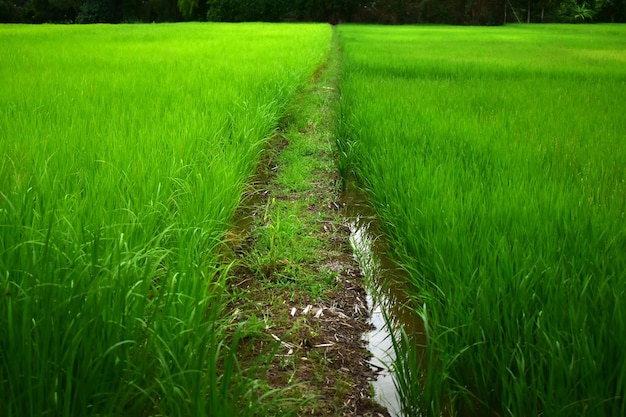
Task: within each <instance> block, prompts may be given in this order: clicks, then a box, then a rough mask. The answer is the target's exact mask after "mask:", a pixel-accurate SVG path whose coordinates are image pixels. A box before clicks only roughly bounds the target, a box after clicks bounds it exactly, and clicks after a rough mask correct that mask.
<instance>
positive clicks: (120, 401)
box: [0, 24, 330, 416]
mask: <svg viewBox="0 0 626 417" xmlns="http://www.w3.org/2000/svg"><path fill="white" fill-rule="evenodd" d="M0 38H2V43H0V62H2V65H1V66H0V108H1V109H2V112H0V134H1V137H2V140H0V155H2V158H1V159H0V271H1V274H0V291H1V292H0V401H1V402H2V410H3V412H2V415H4V416H45V415H50V416H89V415H99V416H102V415H108V416H113V415H115V416H124V415H129V416H139V415H166V416H206V415H209V416H211V415H212V416H231V415H233V416H235V415H268V414H272V412H271V411H269V410H271V409H272V407H275V406H276V405H277V404H276V401H272V400H270V399H269V398H267V397H265V398H263V397H260V395H261V394H267V387H260V386H259V383H258V381H257V380H255V379H254V378H253V376H252V375H249V373H248V372H247V371H248V369H239V367H238V364H237V358H236V354H237V342H238V339H239V338H240V337H242V336H243V335H245V334H250V332H254V331H255V329H254V328H251V327H249V326H242V325H237V326H234V325H233V323H232V317H231V316H230V313H227V312H225V308H226V305H228V303H229V302H230V297H231V296H230V295H229V294H228V293H227V292H226V291H225V289H226V286H225V279H226V277H227V275H228V274H227V273H226V272H227V271H225V270H224V269H223V268H220V267H219V265H220V262H219V259H218V253H219V251H218V250H217V245H219V244H220V241H221V240H222V237H223V236H224V233H225V231H226V229H227V228H228V227H229V224H230V222H231V220H232V217H233V213H234V210H235V208H236V207H237V206H238V204H239V201H240V197H241V194H242V190H243V185H244V182H245V181H246V180H247V179H248V178H249V176H250V175H251V173H252V171H253V170H254V168H255V165H256V163H257V160H258V157H259V154H260V152H261V150H262V149H263V146H264V138H265V137H266V135H268V134H269V133H270V132H271V131H272V129H273V128H274V127H275V125H276V123H277V120H278V118H279V116H281V115H282V113H283V112H284V107H285V105H286V103H287V102H288V101H289V99H290V98H291V96H292V94H293V93H294V91H295V90H296V89H298V88H299V87H300V86H301V85H302V84H303V83H304V82H306V81H307V80H308V79H309V77H310V75H311V74H312V73H313V71H314V70H315V69H316V68H317V67H318V66H319V65H320V63H321V61H322V59H323V57H324V55H325V53H326V51H327V50H328V45H329V41H330V30H329V28H328V27H327V26H324V25H299V26H293V25H291V26H290V25H282V26H280V27H278V26H272V25H262V24H246V25H237V26H226V25H220V24H211V25H207V24H185V25H158V26H151V25H150V26H148V25H120V26H115V27H111V26H92V25H90V26H21V25H7V26H2V27H0ZM273 413H276V414H280V413H278V412H277V411H276V410H275V409H274V411H273Z"/></svg>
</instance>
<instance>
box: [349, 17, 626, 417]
mask: <svg viewBox="0 0 626 417" xmlns="http://www.w3.org/2000/svg"><path fill="white" fill-rule="evenodd" d="M339 34H340V36H341V38H340V39H341V43H342V45H343V48H344V56H343V79H342V120H341V122H342V129H343V132H344V134H343V139H342V141H341V142H340V147H341V148H342V149H343V164H342V166H343V167H344V170H348V169H352V170H354V171H355V172H356V175H357V177H358V179H359V180H360V181H361V183H362V184H363V186H364V188H365V189H366V190H367V192H368V194H369V196H370V198H371V200H372V203H373V205H374V207H375V208H376V210H377V212H378V215H379V217H380V218H381V223H382V224H383V228H384V229H385V232H386V234H387V236H388V238H389V239H390V243H391V248H392V249H391V250H392V251H393V256H394V257H395V259H396V260H397V261H398V262H399V263H400V264H401V265H403V266H404V267H405V269H406V270H407V271H408V272H409V274H410V280H411V284H412V288H411V290H410V291H409V293H410V296H411V298H412V300H413V301H412V308H413V310H414V311H415V313H416V314H418V315H420V316H421V317H422V319H423V321H424V324H425V329H426V330H425V331H426V340H427V342H426V344H425V346H420V345H419V343H417V342H415V340H416V338H415V337H412V335H410V334H408V335H407V334H405V335H403V336H402V337H401V336H398V337H397V340H396V341H395V342H396V357H397V359H396V361H395V364H394V366H395V368H396V381H397V386H398V390H399V393H400V397H401V404H402V406H403V411H404V413H405V414H406V415H412V416H417V415H430V416H441V415H460V416H466V415H476V416H488V415H506V416H517V417H519V416H573V415H576V416H583V415H585V416H600V415H602V416H617V415H625V414H626V400H625V396H626V356H625V355H624V349H623V346H624V341H626V308H625V306H624V303H623V298H624V295H626V217H625V212H626V147H625V146H624V139H625V134H626V113H624V111H623V103H625V102H626V65H625V64H626V54H625V52H626V37H624V34H625V28H624V27H623V26H611V25H607V26H585V27H579V26H529V25H524V26H507V27H502V28H497V29H495V28H457V27H405V28H385V27H365V26H363V27H357V26H346V27H340V28H339ZM422 345H423V343H422Z"/></svg>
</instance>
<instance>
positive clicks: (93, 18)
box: [76, 0, 113, 23]
mask: <svg viewBox="0 0 626 417" xmlns="http://www.w3.org/2000/svg"><path fill="white" fill-rule="evenodd" d="M112 21H113V11H112V7H111V3H109V2H108V1H106V0H87V1H86V2H84V3H83V4H81V5H80V9H79V10H78V15H77V16H76V23H111V22H112Z"/></svg>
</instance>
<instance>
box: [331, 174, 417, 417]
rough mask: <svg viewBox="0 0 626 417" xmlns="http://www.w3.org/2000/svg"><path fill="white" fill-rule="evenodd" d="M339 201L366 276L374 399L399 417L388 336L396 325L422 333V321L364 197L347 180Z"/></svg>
mask: <svg viewBox="0 0 626 417" xmlns="http://www.w3.org/2000/svg"><path fill="white" fill-rule="evenodd" d="M342 202H343V204H344V207H345V220H346V222H347V224H348V227H349V228H350V243H351V245H352V248H353V251H354V254H355V257H356V259H357V261H358V262H359V265H360V267H361V269H362V270H363V273H364V275H365V277H366V289H367V293H368V305H369V306H370V309H371V312H370V313H371V318H370V322H371V324H372V325H373V327H374V328H373V330H371V331H370V332H368V333H367V334H366V335H365V340H366V341H367V344H368V350H369V351H370V352H371V353H372V356H373V357H372V360H371V363H372V366H373V367H374V368H376V369H377V370H379V371H380V372H379V374H378V378H377V379H376V380H375V381H372V385H373V388H374V391H375V393H376V397H375V399H376V401H378V402H379V403H380V404H382V405H383V406H385V407H387V410H388V411H389V414H390V415H391V416H392V417H399V416H401V415H402V414H401V406H400V401H399V398H398V393H397V391H396V386H395V383H394V378H393V370H392V363H393V361H394V358H395V355H394V349H393V342H392V336H391V335H392V332H394V334H396V335H397V336H398V333H399V332H398V329H400V328H403V329H404V330H405V331H407V332H410V333H411V334H413V335H419V334H423V333H424V329H423V324H422V322H421V320H420V319H419V317H417V315H416V314H414V313H412V312H410V311H409V310H408V309H407V307H406V306H407V304H408V299H407V296H406V294H405V292H404V290H403V288H404V287H406V283H407V282H408V277H407V275H406V271H404V270H403V269H401V268H399V267H398V266H397V265H395V264H394V263H393V262H392V261H391V260H390V259H389V257H388V256H387V250H386V245H385V241H384V238H383V237H382V234H381V232H380V231H379V229H378V227H377V220H376V216H375V214H374V211H373V209H372V208H371V206H370V205H369V203H368V200H367V197H366V196H365V194H364V193H363V192H362V191H360V190H358V189H357V188H356V187H355V186H354V185H353V184H350V183H349V184H348V185H347V186H346V187H345V190H344V192H343V194H342ZM397 339H399V336H398V337H397Z"/></svg>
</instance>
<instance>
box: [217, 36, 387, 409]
mask: <svg viewBox="0 0 626 417" xmlns="http://www.w3.org/2000/svg"><path fill="white" fill-rule="evenodd" d="M339 66H340V55H339V48H338V46H337V43H336V42H333V44H332V49H331V51H330V54H329V58H328V60H327V62H326V63H325V64H324V65H323V66H322V68H320V69H319V70H318V71H317V72H316V74H315V75H314V76H313V78H312V79H311V81H310V83H309V84H308V85H307V86H306V87H305V89H304V90H303V91H302V92H301V93H300V94H299V95H298V96H297V97H296V98H295V100H294V102H293V103H292V104H291V106H290V107H289V109H288V111H287V114H286V116H285V117H284V119H283V121H282V123H281V128H280V129H279V131H277V133H276V135H275V136H274V138H273V139H272V140H271V143H270V147H269V149H268V150H267V152H266V156H265V159H264V162H263V163H262V164H261V166H260V168H259V170H258V172H257V175H256V182H255V184H253V186H252V188H251V190H250V192H249V198H248V201H247V202H246V204H244V205H243V206H242V207H241V210H240V213H239V216H240V218H241V219H242V221H241V222H240V225H239V226H238V227H236V228H234V229H233V230H232V231H231V233H230V236H229V238H230V239H229V240H230V242H231V245H230V248H231V256H234V258H235V260H236V267H235V269H234V270H233V273H234V275H235V277H236V278H235V279H234V281H235V282H234V287H233V291H234V292H235V294H236V295H237V299H238V302H237V303H236V305H233V306H231V308H232V311H233V314H234V315H235V316H236V317H237V318H240V319H241V320H252V321H258V323H259V326H260V327H262V333H261V334H262V337H254V338H250V340H246V341H244V346H243V349H242V352H243V353H242V361H244V362H245V361H247V360H252V359H253V358H255V357H258V356H259V355H268V353H267V352H268V350H269V349H271V347H272V346H274V347H277V348H278V351H277V355H276V356H275V357H274V359H273V360H272V361H271V363H269V365H268V366H267V368H265V372H264V375H262V376H261V379H264V380H265V381H266V383H267V384H268V386H269V387H271V388H283V387H286V386H287V385H291V384H294V383H298V384H300V385H298V386H297V387H296V388H293V389H289V390H286V391H284V392H282V393H281V395H282V396H284V397H285V400H286V401H287V402H290V404H292V406H293V405H294V404H299V405H298V409H299V411H298V415H307V416H387V415H388V413H387V411H386V410H385V409H384V408H383V407H381V406H380V405H378V404H377V403H375V402H373V401H372V400H371V396H372V389H371V386H370V381H371V380H372V379H373V378H375V376H376V375H375V372H374V371H373V369H372V367H371V366H370V364H369V361H370V354H369V352H368V351H367V350H366V344H365V342H364V341H363V339H362V338H363V333H364V332H366V331H367V330H369V328H370V326H369V325H368V321H367V319H368V315H369V311H368V306H367V305H366V304H367V302H366V293H365V291H364V289H363V282H362V281H363V277H362V274H361V272H360V270H359V266H358V264H357V263H356V261H355V260H354V258H353V255H352V249H351V247H350V244H349V234H350V231H349V229H348V228H347V227H346V225H345V222H344V220H343V217H342V210H343V206H342V203H341V201H340V197H339V196H340V191H341V190H340V188H341V180H340V178H339V176H338V173H337V169H336V166H335V163H334V161H335V159H334V158H335V154H334V152H335V148H334V138H333V136H332V130H333V127H334V123H335V120H336V119H335V118H336V115H335V110H336V106H337V100H338V90H337V81H338V75H339ZM277 340H279V342H277ZM268 356H269V355H268Z"/></svg>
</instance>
